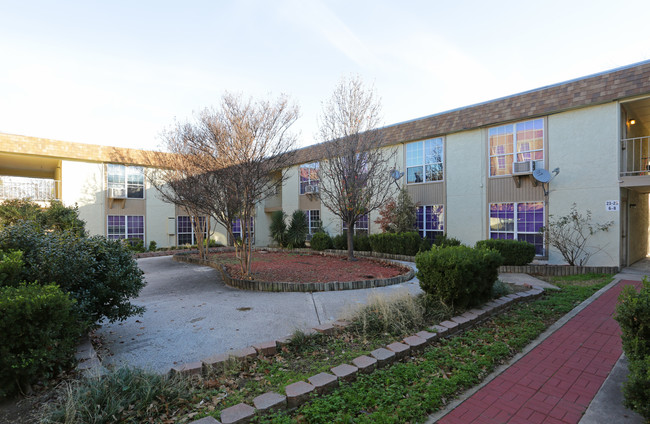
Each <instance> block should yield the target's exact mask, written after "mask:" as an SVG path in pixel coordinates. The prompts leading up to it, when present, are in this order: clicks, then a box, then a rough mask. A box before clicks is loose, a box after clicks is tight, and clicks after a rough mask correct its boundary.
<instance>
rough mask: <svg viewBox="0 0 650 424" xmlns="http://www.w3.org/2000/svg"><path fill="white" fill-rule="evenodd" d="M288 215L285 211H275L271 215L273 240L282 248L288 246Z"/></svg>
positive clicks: (270, 230)
mask: <svg viewBox="0 0 650 424" xmlns="http://www.w3.org/2000/svg"><path fill="white" fill-rule="evenodd" d="M286 219H287V214H286V213H284V211H275V212H273V213H272V214H271V225H270V226H269V233H270V234H271V239H273V241H274V242H276V243H277V244H278V246H280V247H286V245H287V223H286Z"/></svg>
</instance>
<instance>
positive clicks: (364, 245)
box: [352, 234, 372, 252]
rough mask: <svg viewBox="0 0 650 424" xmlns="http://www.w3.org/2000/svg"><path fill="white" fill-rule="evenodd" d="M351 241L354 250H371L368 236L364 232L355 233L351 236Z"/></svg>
mask: <svg viewBox="0 0 650 424" xmlns="http://www.w3.org/2000/svg"><path fill="white" fill-rule="evenodd" d="M352 243H354V250H356V251H358V252H370V251H371V250H372V247H371V246H370V237H368V236H367V235H365V234H359V235H355V236H354V237H353V238H352Z"/></svg>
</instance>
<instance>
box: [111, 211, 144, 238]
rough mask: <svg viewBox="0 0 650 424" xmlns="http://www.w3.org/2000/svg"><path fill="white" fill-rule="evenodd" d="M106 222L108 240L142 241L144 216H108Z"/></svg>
mask: <svg viewBox="0 0 650 424" xmlns="http://www.w3.org/2000/svg"><path fill="white" fill-rule="evenodd" d="M106 221H107V235H108V238H109V239H111V240H119V239H140V240H142V241H144V216H142V215H108V217H107V219H106Z"/></svg>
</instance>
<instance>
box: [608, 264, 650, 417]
mask: <svg viewBox="0 0 650 424" xmlns="http://www.w3.org/2000/svg"><path fill="white" fill-rule="evenodd" d="M616 320H617V321H618V323H619V325H620V326H621V331H622V335H621V339H622V340H623V350H624V351H625V355H626V356H627V357H628V359H629V361H630V367H629V368H630V373H629V375H628V381H627V382H626V384H625V386H624V388H623V393H624V395H625V404H626V406H627V407H629V408H631V409H633V410H635V411H637V412H638V413H639V414H641V415H643V416H644V417H645V418H646V419H650V282H648V278H647V277H644V278H643V287H642V288H641V290H640V291H638V292H637V290H636V289H635V288H634V287H632V286H626V287H625V288H624V289H623V291H622V292H621V295H620V296H619V303H618V305H617V306H616Z"/></svg>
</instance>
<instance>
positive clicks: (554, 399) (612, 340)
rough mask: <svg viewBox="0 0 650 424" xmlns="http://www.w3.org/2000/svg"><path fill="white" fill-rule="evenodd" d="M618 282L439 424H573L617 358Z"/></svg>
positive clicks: (621, 286) (594, 394)
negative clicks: (616, 317) (616, 308)
mask: <svg viewBox="0 0 650 424" xmlns="http://www.w3.org/2000/svg"><path fill="white" fill-rule="evenodd" d="M628 284H633V285H635V286H637V287H641V283H639V282H635V281H626V280H624V281H621V282H619V283H618V284H617V285H615V286H614V287H612V288H610V289H609V290H608V291H607V292H605V293H604V294H602V295H601V296H600V297H599V298H598V299H596V300H595V301H594V302H592V303H591V304H590V305H589V306H587V307H586V308H585V309H583V310H582V311H581V312H580V313H578V314H577V315H576V316H575V317H573V318H571V319H570V320H569V321H568V322H567V323H566V324H564V325H563V326H562V327H561V328H560V329H558V330H557V331H555V332H554V333H553V334H552V335H551V336H549V337H548V338H547V339H546V340H544V341H543V342H542V343H541V344H539V345H538V346H537V347H535V348H534V349H533V350H531V351H530V352H529V353H528V354H526V355H525V356H524V357H523V358H521V359H520V360H519V361H517V362H516V363H515V364H514V365H513V366H511V367H509V368H508V369H507V370H506V371H505V372H503V373H502V374H501V375H499V376H498V377H496V378H495V379H494V380H492V381H491V382H490V383H489V384H487V385H486V386H485V387H483V388H482V389H480V390H479V391H478V392H476V393H475V394H474V395H472V396H471V397H470V398H468V399H467V400H466V401H465V402H463V403H462V404H460V405H459V406H458V407H457V408H456V409H454V410H453V411H451V412H450V413H449V414H447V415H446V416H445V417H443V418H442V419H440V420H439V421H438V423H441V424H469V423H481V424H492V423H494V424H498V423H513V424H514V423H522V424H524V423H525V424H530V423H551V424H555V423H558V424H559V423H573V424H575V423H577V422H578V421H580V418H581V417H582V414H583V413H584V412H585V410H586V409H587V407H588V406H589V403H591V400H592V399H593V398H594V396H596V393H597V392H598V390H599V389H600V386H601V385H602V384H603V382H604V381H605V379H606V378H607V376H608V375H609V372H610V371H611V370H612V368H613V367H614V364H615V363H616V361H617V360H618V358H619V357H620V356H621V353H622V348H621V338H620V328H619V326H618V323H617V322H616V321H615V320H614V318H613V314H614V310H615V307H616V301H617V299H618V295H619V293H620V292H621V290H622V289H623V286H625V285H628Z"/></svg>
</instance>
